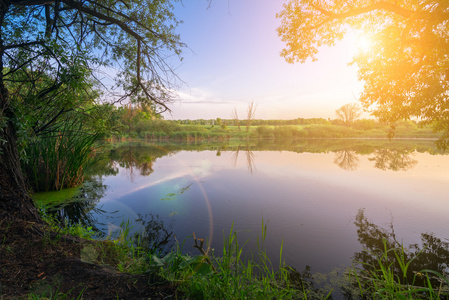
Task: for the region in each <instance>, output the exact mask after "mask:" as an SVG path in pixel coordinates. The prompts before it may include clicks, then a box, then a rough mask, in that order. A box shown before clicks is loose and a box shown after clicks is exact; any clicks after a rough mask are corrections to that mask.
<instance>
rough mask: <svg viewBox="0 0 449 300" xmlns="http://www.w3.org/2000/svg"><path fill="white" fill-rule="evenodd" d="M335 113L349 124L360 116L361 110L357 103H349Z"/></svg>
mask: <svg viewBox="0 0 449 300" xmlns="http://www.w3.org/2000/svg"><path fill="white" fill-rule="evenodd" d="M335 113H336V114H337V116H338V118H339V119H340V120H341V121H343V122H344V123H345V124H346V125H347V126H349V125H351V124H352V123H353V122H354V121H355V120H357V118H358V117H360V114H361V111H360V107H359V105H358V104H357V103H348V104H345V105H343V106H342V107H340V108H339V109H337V110H336V111H335Z"/></svg>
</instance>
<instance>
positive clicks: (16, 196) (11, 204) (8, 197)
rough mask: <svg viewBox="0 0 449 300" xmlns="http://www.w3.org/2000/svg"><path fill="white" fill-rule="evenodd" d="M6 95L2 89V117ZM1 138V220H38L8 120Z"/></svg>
mask: <svg viewBox="0 0 449 300" xmlns="http://www.w3.org/2000/svg"><path fill="white" fill-rule="evenodd" d="M4 96H5V95H4V92H3V89H2V93H1V96H0V97H1V99H0V105H1V106H0V107H1V109H2V110H3V111H2V117H5V115H6V116H7V114H5V109H4V104H5V101H4V100H3V99H4ZM7 110H8V109H6V111H7ZM0 139H1V140H4V141H6V142H3V144H2V145H1V151H2V152H1V154H0V220H1V219H23V220H27V221H34V222H38V221H40V217H39V214H38V212H37V209H36V207H35V206H34V203H33V201H32V199H31V197H30V196H29V194H28V192H27V189H26V185H25V180H24V176H23V174H22V169H21V168H20V161H19V155H18V152H17V143H16V135H15V131H14V127H13V125H12V123H11V122H10V121H7V126H6V127H4V128H2V129H0Z"/></svg>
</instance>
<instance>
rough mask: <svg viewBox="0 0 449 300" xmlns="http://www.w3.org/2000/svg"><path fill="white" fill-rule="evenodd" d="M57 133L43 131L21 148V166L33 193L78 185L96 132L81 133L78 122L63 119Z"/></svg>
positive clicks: (94, 140) (95, 138) (97, 137)
mask: <svg viewBox="0 0 449 300" xmlns="http://www.w3.org/2000/svg"><path fill="white" fill-rule="evenodd" d="M62 126H63V127H60V128H59V131H58V132H57V133H49V134H43V135H41V136H40V137H39V139H35V140H33V141H32V142H30V143H29V144H28V145H27V147H26V148H25V150H26V151H25V152H26V154H27V156H26V157H25V158H24V157H23V158H22V169H23V172H24V173H25V174H26V176H27V179H28V181H29V183H30V185H31V186H32V188H33V190H34V191H35V192H40V191H49V190H61V189H63V188H72V187H75V186H78V185H80V184H81V183H82V182H83V179H84V173H83V170H84V168H85V167H86V164H87V163H88V161H89V159H90V156H91V153H92V150H93V145H94V143H95V142H96V141H97V140H98V139H99V138H100V137H101V135H99V134H89V133H84V132H83V131H82V130H83V129H82V124H81V123H80V122H77V121H74V122H66V123H64V124H62Z"/></svg>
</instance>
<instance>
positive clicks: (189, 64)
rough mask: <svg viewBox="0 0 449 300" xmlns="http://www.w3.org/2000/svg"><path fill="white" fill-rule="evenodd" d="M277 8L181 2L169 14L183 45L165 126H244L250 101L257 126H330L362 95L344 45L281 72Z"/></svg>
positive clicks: (248, 0) (349, 47)
mask: <svg viewBox="0 0 449 300" xmlns="http://www.w3.org/2000/svg"><path fill="white" fill-rule="evenodd" d="M283 2H284V1H282V0H214V1H213V2H212V4H211V7H209V8H208V1H206V0H184V1H183V2H182V3H177V4H176V8H175V14H176V16H177V17H178V18H179V19H180V20H183V24H181V25H180V26H179V28H178V33H179V34H180V35H181V39H182V41H183V42H184V43H186V44H187V45H188V47H189V48H188V49H185V51H184V55H183V57H184V60H183V61H182V62H177V63H175V64H174V69H175V71H176V73H177V74H178V76H179V77H180V79H181V80H183V81H184V84H182V85H181V86H180V87H179V90H178V95H179V97H178V99H176V101H175V103H173V104H172V105H171V106H170V108H171V110H172V113H171V115H169V114H166V115H165V116H164V117H165V118H166V119H199V118H203V119H213V118H224V119H229V118H231V113H232V110H233V109H234V107H235V108H236V109H237V111H238V113H239V117H240V118H244V115H245V114H246V109H247V106H248V104H249V103H250V102H251V101H254V102H255V103H256V104H257V111H256V118H260V119H293V118H312V117H323V118H332V119H333V118H335V117H336V116H335V110H336V109H338V108H339V107H340V106H342V105H344V104H346V103H350V102H356V101H357V97H358V95H359V94H360V92H361V90H362V87H363V85H362V83H360V82H359V81H358V80H357V76H356V72H357V69H356V67H353V66H352V67H349V66H348V63H349V62H350V61H351V57H352V55H353V54H354V51H355V42H354V39H352V38H346V39H345V40H343V41H342V42H340V43H339V44H337V45H336V46H335V47H332V48H327V47H323V48H321V49H320V53H319V55H318V61H317V62H311V61H310V62H307V63H305V64H299V63H297V64H288V63H287V62H285V61H284V59H283V58H282V57H280V55H279V54H280V51H281V50H282V48H283V43H282V41H281V40H280V38H279V37H278V36H277V33H276V28H277V27H278V26H279V24H280V20H279V19H276V13H277V12H280V11H281V10H282V4H283Z"/></svg>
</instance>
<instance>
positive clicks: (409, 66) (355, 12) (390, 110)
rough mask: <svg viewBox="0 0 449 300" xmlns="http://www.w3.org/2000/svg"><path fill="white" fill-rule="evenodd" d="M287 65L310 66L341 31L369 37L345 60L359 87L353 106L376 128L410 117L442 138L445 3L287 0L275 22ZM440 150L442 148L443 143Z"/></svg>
mask: <svg viewBox="0 0 449 300" xmlns="http://www.w3.org/2000/svg"><path fill="white" fill-rule="evenodd" d="M277 17H278V18H280V19H281V21H282V23H281V25H280V27H279V28H278V34H279V36H280V37H281V39H282V41H284V42H285V43H286V46H285V49H283V51H282V53H281V55H282V56H283V57H284V58H285V59H286V61H287V62H289V63H294V62H302V63H303V62H305V61H306V60H307V59H308V58H310V59H312V60H314V59H316V55H317V53H318V49H319V47H320V46H322V45H328V46H333V45H334V44H335V43H336V42H337V41H339V40H341V39H342V38H343V37H344V36H345V34H347V33H348V31H349V30H356V31H359V32H363V34H364V35H369V36H370V40H371V46H370V49H368V50H367V51H360V52H359V53H358V54H356V56H355V57H354V58H353V62H352V63H353V64H356V65H357V66H358V68H359V71H358V76H359V79H361V80H363V81H364V83H365V86H364V92H363V93H362V95H361V96H360V101H361V102H362V104H363V105H364V107H365V108H366V109H368V110H370V111H371V112H372V113H373V115H374V116H376V117H378V118H379V119H380V120H381V121H385V122H390V123H391V124H393V123H394V122H396V121H398V120H401V119H409V118H418V119H420V120H422V121H425V122H427V123H433V124H434V125H435V128H436V130H438V131H443V136H442V140H447V139H448V138H449V102H448V100H449V99H448V96H449V94H448V89H449V59H448V57H449V2H448V1H446V0H374V1H367V0H346V1H341V0H287V2H286V3H285V4H284V8H283V10H282V11H281V12H280V13H279V14H278V15H277ZM443 145H447V144H445V143H443Z"/></svg>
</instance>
